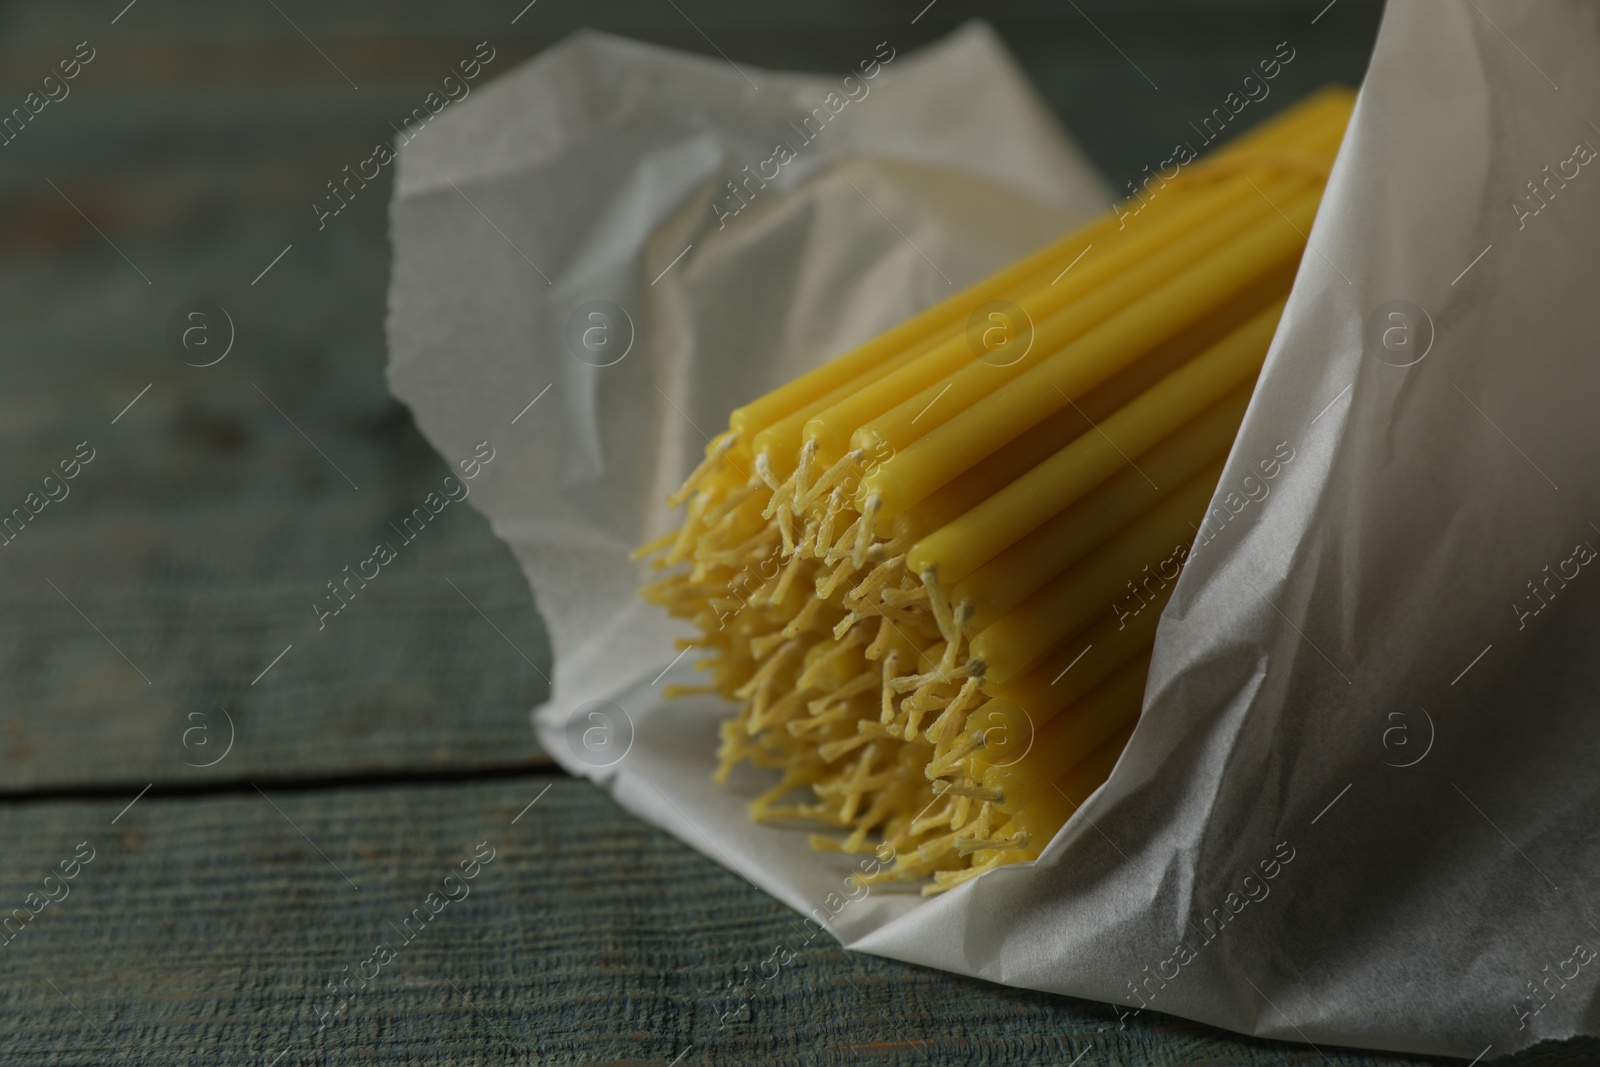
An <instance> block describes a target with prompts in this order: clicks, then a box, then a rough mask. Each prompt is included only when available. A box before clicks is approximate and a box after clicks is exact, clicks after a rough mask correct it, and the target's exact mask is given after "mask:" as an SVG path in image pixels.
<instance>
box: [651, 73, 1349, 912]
mask: <svg viewBox="0 0 1600 1067" xmlns="http://www.w3.org/2000/svg"><path fill="white" fill-rule="evenodd" d="M1352 104H1353V94H1351V93H1349V92H1348V91H1345V90H1339V89H1329V90H1325V91H1324V92H1322V93H1320V94H1318V95H1316V96H1314V97H1312V98H1310V99H1309V100H1307V101H1305V102H1303V103H1301V104H1300V105H1298V106H1296V107H1295V108H1292V109H1290V110H1289V111H1288V112H1286V113H1284V114H1283V115H1281V116H1279V117H1277V118H1276V119H1274V120H1273V121H1271V122H1268V123H1266V124H1264V125H1262V126H1260V127H1258V128H1257V129H1255V130H1253V131H1251V132H1250V133H1249V134H1248V135H1246V136H1244V137H1241V138H1238V139H1236V140H1235V141H1234V142H1233V143H1231V144H1230V145H1228V146H1227V147H1225V148H1223V149H1221V150H1219V151H1218V152H1216V153H1214V154H1212V155H1211V156H1209V157H1207V158H1206V159H1202V160H1198V161H1191V160H1183V161H1181V165H1180V166H1179V172H1178V173H1177V174H1175V175H1173V176H1171V177H1167V176H1166V175H1151V176H1150V177H1149V178H1148V179H1147V180H1146V181H1145V183H1144V187H1143V188H1142V189H1141V190H1139V191H1138V192H1137V193H1136V195H1135V196H1134V198H1132V199H1130V200H1129V201H1127V202H1126V203H1124V204H1123V205H1122V206H1121V207H1119V208H1117V209H1116V210H1115V211H1114V212H1113V213H1112V214H1111V215H1108V216H1106V217H1105V218H1103V219H1102V220H1100V221H1098V222H1096V223H1093V224H1091V225H1089V226H1088V227H1086V228H1084V229H1082V230H1080V231H1078V232H1076V233H1073V234H1071V235H1069V236H1067V237H1065V238H1063V239H1061V240H1059V241H1056V242H1054V243H1052V244H1050V245H1049V246H1047V247H1045V248H1043V249H1042V250H1040V251H1038V252H1036V253H1034V254H1033V255H1030V256H1028V257H1026V258H1025V259H1023V260H1022V261H1020V262H1018V263H1016V264H1014V265H1013V266H1011V267H1009V268H1007V269H1005V270H1003V271H1001V272H1000V273H998V274H996V275H994V276H992V277H990V278H988V279H986V280H984V281H982V282H980V283H978V284H976V285H974V286H972V287H971V288H969V289H967V290H966V291H964V292H962V293H960V294H959V295H957V296H954V297H952V298H950V299H948V300H946V301H944V302H943V303H940V304H938V305H936V306H934V307H932V308H930V309H928V310H927V311H924V312H923V313H921V314H920V315H917V316H916V317H914V318H912V319H910V320H909V321H907V322H905V323H903V324H901V325H900V326H898V327H896V328H895V329H893V330H890V331H889V332H888V333H886V334H883V335H882V336H880V337H878V338H876V339H875V340H873V341H871V342H869V343H867V344H865V345H862V346H861V347H859V348H857V349H856V350H854V351H852V352H849V353H847V354H846V355H843V356H841V357H839V358H838V359H835V360H833V361H832V362H830V363H827V364H825V365H823V366H821V367H819V368H817V369H816V370H814V371H812V372H811V373H809V374H806V375H804V376H802V377H800V378H798V379H796V380H795V381H792V382H790V383H789V384H787V385H785V386H783V387H781V388H779V389H777V390H775V391H773V392H771V393H769V394H767V395H766V396H763V397H761V398H760V399H758V400H755V401H754V402H752V403H749V404H747V405H745V406H744V407H741V408H739V409H738V410H736V411H734V412H733V414H732V416H731V418H730V428H729V430H728V431H727V432H726V433H725V434H723V435H721V436H720V437H718V438H717V439H716V440H714V441H713V442H711V444H710V446H709V447H708V449H707V454H706V458H705V460H704V462H702V463H701V464H700V466H699V468H698V469H697V470H696V471H695V472H694V473H693V474H692V475H691V476H690V478H689V479H688V481H687V482H686V483H685V484H684V486H683V487H682V489H681V490H679V492H678V493H677V494H675V496H674V497H673V498H672V501H671V502H672V503H673V504H675V505H676V504H683V503H687V514H686V517H685V519H684V522H683V525H682V526H681V527H680V528H679V529H677V530H676V531H674V532H672V533H670V534H668V535H667V536H665V537H663V538H660V539H659V540H657V541H655V542H653V543H652V544H650V545H647V546H645V547H644V548H643V549H641V550H640V553H641V554H647V555H648V554H654V555H655V560H654V564H655V566H657V567H658V568H663V569H668V570H669V573H668V574H667V575H666V576H665V577H663V578H661V579H660V580H659V581H656V582H654V583H653V584H651V585H650V586H648V587H646V589H645V590H644V594H645V596H646V597H648V598H649V599H650V600H651V601H653V602H655V603H658V604H660V605H662V606H664V607H665V608H666V609H667V610H668V611H669V612H671V613H672V614H673V615H675V616H678V617H681V618H684V619H688V620H690V621H691V622H693V623H694V624H695V626H696V627H697V629H698V630H699V636H697V637H694V638H690V639H685V640H684V641H682V642H681V643H680V647H685V648H695V649H698V650H700V651H701V652H702V653H706V654H709V655H708V657H707V658H705V659H702V660H701V661H700V663H699V666H700V667H701V668H702V669H705V670H707V671H709V672H710V676H711V679H710V682H709V684H707V685H706V686H703V687H678V689H677V690H676V691H677V692H678V693H687V692H714V693H717V694H720V695H721V696H723V697H725V698H727V699H729V700H732V701H736V702H738V704H739V711H738V714H737V715H736V716H735V717H734V718H732V719H730V720H728V721H727V722H725V723H724V724H723V727H722V730H721V749H720V753H719V756H720V768H719V770H718V777H719V779H721V780H725V779H726V778H727V775H728V774H729V772H730V771H731V769H732V768H733V767H734V766H735V765H736V764H738V763H740V762H741V761H749V762H750V763H752V764H754V765H756V766H759V767H772V768H778V769H780V770H781V771H782V776H781V779H780V780H779V781H778V783H777V784H776V785H775V786H773V787H772V788H771V789H770V790H769V791H768V792H767V793H766V794H765V795H763V796H761V797H760V798H759V799H757V800H756V801H754V802H753V803H752V804H751V806H750V810H751V814H752V815H753V816H754V817H755V818H756V819H758V820H780V819H782V820H790V819H802V820H810V821H812V822H815V823H819V824H823V825H826V826H829V827H833V828H835V830H837V831H839V833H838V834H834V835H822V834H818V835H813V837H812V839H811V840H812V843H813V845H814V846H815V847H818V848H824V849H838V850H843V851H846V852H858V851H869V850H872V849H874V848H878V847H881V844H882V843H887V844H888V845H890V846H891V847H892V849H893V854H894V856H895V862H894V864H893V865H892V866H888V867H884V868H883V869H882V870H881V871H879V872H878V873H876V874H874V875H870V876H860V875H858V876H857V877H858V879H861V880H864V881H868V882H871V881H875V880H888V879H926V878H928V877H929V876H932V882H931V883H930V884H928V885H926V886H925V888H924V892H937V891H939V890H942V889H947V888H949V887H951V886H954V885H957V884H959V883H960V882H962V881H965V880H966V879H968V878H971V877H973V876H975V875H977V874H979V873H982V872H984V871H987V870H990V869H993V868H994V867H997V866H999V865H1002V864H1005V863H1010V862H1014V861H1017V860H1021V859H1028V858H1032V857H1034V856H1036V855H1037V854H1038V852H1039V850H1040V849H1042V848H1043V846H1044V845H1045V844H1046V843H1048V841H1049V840H1050V838H1051V836H1052V835H1053V834H1054V833H1055V831H1056V830H1057V829H1059V828H1060V827H1061V825H1062V824H1063V823H1064V822H1065V821H1066V819H1067V817H1068V816H1069V815H1070V814H1071V812H1072V811H1073V810H1074V809H1075V808H1076V806H1077V805H1078V804H1080V803H1081V802H1082V801H1083V800H1084V799H1085V798H1086V797H1087V796H1088V795H1089V794H1090V793H1091V792H1093V791H1094V789H1095V788H1096V787H1097V786H1098V785H1099V784H1100V783H1101V782H1102V781H1104V780H1105V778H1106V777H1107V776H1108V775H1109V774H1110V772H1111V769H1112V767H1113V765H1114V764H1115V763H1116V760H1117V758H1118V756H1119V755H1120V754H1121V751H1122V748H1123V745H1124V743H1125V742H1126V741H1127V739H1128V737H1129V735H1130V734H1131V733H1132V730H1133V726H1134V722H1135V721H1136V719H1137V718H1138V715H1139V710H1140V706H1141V701H1142V697H1143V692H1144V682H1145V674H1146V669H1147V667H1148V664H1149V659H1150V650H1151V645H1152V643H1153V641H1154V635H1155V629H1156V622H1157V619H1158V618H1159V616H1160V614H1161V611H1162V608H1163V606H1164V604H1165V603H1166V598H1167V596H1168V595H1169V594H1170V592H1171V590H1172V587H1173V584H1174V583H1175V581H1176V579H1177V577H1178V574H1179V572H1180V570H1181V568H1182V566H1183V563H1184V561H1185V559H1186V558H1187V554H1188V552H1189V550H1190V546H1191V544H1192V543H1193V541H1194V540H1195V538H1196V536H1197V535H1201V536H1203V534H1201V531H1202V530H1203V528H1204V524H1205V523H1206V522H1207V521H1208V516H1207V513H1206V507H1207V504H1208V502H1209V501H1210V499H1211V496H1212V493H1213V490H1214V489H1215V487H1216V484H1217V480H1218V476H1219V474H1220V472H1221V470H1222V465H1223V461H1224V459H1225V458H1226V456H1227V454H1228V450H1229V448H1230V446H1231V444H1232V441H1233V438H1234V435H1235V433H1236V431H1237V429H1238V427H1239V423H1240V420H1241V418H1242V417H1243V414H1244V411H1245V407H1246V405H1247V404H1248V402H1249V399H1250V395H1251V390H1252V387H1253V385H1254V382H1255V378H1256V374H1257V372H1258V371H1259V369H1260V367H1261V363H1262V360H1263V358H1264V357H1265V354H1266V351H1267V347H1268V345H1269V343H1270V342H1271V339H1272V336H1273V333H1274V330H1275V329H1276V326H1277V323H1278V318H1279V315H1280V313H1281V312H1282V309H1283V306H1284V301H1285V299H1286V298H1287V295H1288V291H1289V287H1290V284H1291V282H1292V280H1293V278H1294V275H1295V271H1296V269H1297V267H1298V265H1299V260H1300V256H1301V254H1302V251H1303V250H1304V247H1305V234H1306V232H1307V231H1309V230H1310V228H1311V224H1312V220H1313V218H1314V216H1315V214H1316V211H1317V206H1318V203H1319V201H1320V199H1321V196H1322V191H1323V185H1324V182H1325V180H1326V177H1327V173H1328V170H1329V168H1330V166H1331V164H1332V160H1333V156H1334V154H1335V152H1336V151H1337V149H1338V146H1339V143H1340V139H1341V137H1342V135H1343V132H1344V128H1345V124H1346V122H1347V121H1348V119H1349V116H1350V111H1351V107H1352ZM1222 521H1225V518H1224V519H1223V520H1222Z"/></svg>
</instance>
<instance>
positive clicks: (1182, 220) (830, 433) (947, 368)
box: [805, 179, 1304, 456]
mask: <svg viewBox="0 0 1600 1067" xmlns="http://www.w3.org/2000/svg"><path fill="white" fill-rule="evenodd" d="M1279 182H1280V183H1283V182H1293V183H1295V184H1297V185H1303V184H1304V180H1303V179H1279ZM1274 187H1275V188H1277V189H1278V190H1279V192H1280V193H1281V192H1282V187H1280V185H1275V186H1274ZM1249 198H1254V200H1255V203H1253V204H1252V203H1251V202H1250V199H1249ZM1265 208H1266V205H1264V204H1262V203H1261V198H1260V197H1259V196H1258V195H1257V194H1256V193H1255V192H1254V190H1251V189H1250V188H1249V187H1248V186H1247V185H1243V184H1242V183H1240V184H1218V185H1216V186H1215V187H1213V188H1210V189H1201V190H1199V191H1197V192H1194V193H1191V194H1189V195H1188V197H1186V198H1185V200H1183V201H1182V202H1181V203H1178V204H1177V205H1176V206H1175V207H1173V208H1172V209H1171V210H1170V211H1168V212H1167V213H1166V214H1164V215H1161V216H1159V217H1157V218H1156V219H1154V220H1153V221H1152V222H1151V224H1150V225H1148V226H1144V227H1139V228H1138V229H1136V230H1130V231H1128V232H1127V233H1126V234H1125V235H1120V237H1119V238H1118V239H1117V240H1115V241H1110V240H1107V238H1106V237H1102V238H1101V240H1100V244H1101V246H1102V247H1101V249H1100V250H1099V251H1098V252H1096V253H1092V254H1090V255H1085V257H1084V259H1083V260H1082V261H1080V262H1079V263H1078V264H1077V265H1076V266H1074V267H1073V269H1072V270H1071V271H1069V272H1067V273H1066V274H1065V275H1063V276H1061V277H1060V279H1059V281H1053V280H1047V281H1046V282H1045V283H1044V284H1043V285H1042V286H1039V287H1036V288H1034V289H1032V290H1030V291H1028V292H1025V293H1021V294H1012V296H1013V302H1014V303H1016V304H1017V306H1018V307H1020V308H1021V309H1022V310H1023V311H1024V312H1025V313H1026V314H1027V315H1028V316H1029V317H1030V318H1032V319H1033V320H1034V322H1035V324H1036V325H1035V327H1034V338H1033V345H1034V346H1035V347H1037V348H1038V350H1039V351H1053V350H1054V349H1055V348H1056V347H1059V345H1060V343H1061V339H1062V338H1065V337H1068V336H1076V333H1077V332H1081V331H1082V329H1085V328H1087V326H1089V325H1093V324H1094V323H1095V322H1098V321H1100V320H1102V319H1103V318H1104V317H1105V316H1106V315H1107V314H1109V313H1110V312H1111V311H1114V310H1116V309H1117V308H1120V307H1124V306H1126V304H1127V302H1128V299H1129V297H1128V296H1127V295H1126V294H1125V293H1123V294H1120V295H1118V296H1115V297H1112V298H1106V297H1101V298H1100V303H1099V304H1096V305H1094V306H1091V307H1088V308H1080V307H1079V304H1078V302H1079V301H1082V300H1083V298H1084V297H1086V296H1088V295H1090V294H1093V293H1095V292H1096V290H1098V289H1099V288H1100V287H1102V286H1104V285H1105V284H1107V283H1108V282H1109V281H1111V280H1113V279H1116V278H1117V277H1119V276H1120V275H1121V274H1122V273H1123V272H1125V271H1127V270H1129V269H1137V268H1141V267H1143V268H1145V269H1147V270H1149V269H1151V268H1149V267H1148V260H1149V258H1150V257H1151V256H1153V255H1157V254H1158V253H1160V252H1161V250H1163V249H1165V248H1167V247H1168V246H1169V245H1170V243H1171V242H1172V241H1173V240H1176V239H1178V238H1180V237H1182V236H1183V235H1185V234H1187V233H1189V232H1191V231H1192V230H1193V229H1194V228H1195V227H1197V226H1200V225H1202V224H1205V223H1207V222H1215V221H1216V216H1217V215H1218V214H1219V213H1226V212H1227V211H1228V210H1229V209H1232V210H1233V211H1235V212H1237V213H1240V214H1239V216H1238V217H1235V216H1229V218H1230V219H1231V220H1233V221H1234V225H1235V227H1239V226H1244V225H1247V224H1248V223H1250V222H1253V221H1257V220H1259V218H1260V217H1261V212H1262V210H1264V209H1265ZM1239 217H1242V218H1243V221H1242V222H1241V221H1238V218H1239ZM1189 255H1190V257H1191V261H1192V258H1193V256H1194V255H1195V253H1193V252H1192V251H1191V252H1190V253H1189ZM1168 273H1170V271H1169V272H1168ZM1162 276H1163V277H1164V276H1166V275H1162ZM1018 297H1020V299H1017V298H1018ZM1108 300H1109V303H1108ZM974 306H976V305H974ZM1063 308H1065V309H1066V311H1067V315H1068V317H1067V318H1066V319H1065V320H1064V321H1063V322H1062V323H1061V324H1058V325H1055V326H1050V325H1049V322H1050V316H1052V315H1054V314H1055V313H1056V312H1057V311H1059V310H1061V309H1063ZM1012 325H1016V324H1012ZM1046 329H1048V330H1049V331H1050V332H1049V333H1047V334H1044V335H1043V336H1041V333H1042V332H1043V331H1045V330H1046ZM1030 354H1031V355H1036V354H1037V353H1030ZM976 359H977V353H975V352H974V351H973V348H972V343H971V340H970V339H969V338H968V336H967V330H966V323H965V321H963V322H961V323H957V324H955V325H954V326H953V327H952V329H951V331H950V332H948V333H946V334H945V335H943V337H942V339H941V341H940V343H939V344H938V346H937V347H935V348H932V349H930V350H929V351H928V352H927V353H926V354H925V355H923V356H922V357H921V358H920V359H918V360H916V361H915V362H913V363H910V364H908V365H906V366H905V367H903V368H901V369H899V370H897V371H895V372H894V373H893V374H890V375H887V376H885V377H884V378H883V379H881V380H880V381H878V382H876V383H874V384H872V385H871V386H869V387H867V388H865V389H862V390H860V391H859V392H857V393H856V394H854V395H852V396H850V397H847V398H846V399H845V400H843V401H840V402H839V403H837V404H835V405H833V406H831V407H829V408H826V409H824V410H823V411H821V412H818V413H817V414H816V415H815V416H813V417H812V418H811V420H810V421H808V422H807V423H806V428H805V436H806V439H807V440H811V441H816V442H817V450H818V454H819V455H822V456H837V455H842V454H843V453H844V452H845V451H847V450H849V449H850V448H851V447H854V446H853V444H852V440H853V437H854V436H855V435H856V433H857V431H858V430H860V429H861V427H862V426H863V425H864V424H866V423H868V422H870V421H871V420H872V419H874V418H876V417H878V416H880V415H882V414H884V413H885V412H888V411H890V410H892V409H893V408H895V407H896V406H897V405H901V404H903V403H904V402H905V401H906V398H907V397H908V396H914V395H918V394H919V392H920V391H924V390H927V389H928V388H930V387H935V388H936V387H938V384H939V383H940V382H942V381H943V380H944V379H945V378H946V377H948V376H949V375H950V374H952V373H954V372H956V371H958V370H960V369H962V368H964V367H968V366H971V365H972V364H973V363H974V362H975V361H976ZM1029 362H1030V364H1031V362H1033V361H1032V360H1030V361H1029ZM982 366H983V368H984V369H986V370H989V371H993V372H994V376H995V377H996V378H997V379H998V380H1002V381H1003V380H1006V377H1007V376H1005V375H1004V374H1003V373H1002V372H1003V370H1004V368H1001V367H995V366H990V365H989V364H983V365H982ZM930 399H931V398H930ZM953 399H954V400H955V401H960V400H961V397H960V396H959V395H957V396H956V397H955V398H953ZM926 403H927V401H926V400H925V401H924V405H926ZM916 414H917V413H916V412H915V411H913V412H912V413H911V416H910V417H911V418H914V417H915V416H916Z"/></svg>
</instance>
